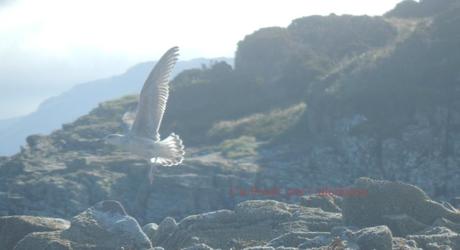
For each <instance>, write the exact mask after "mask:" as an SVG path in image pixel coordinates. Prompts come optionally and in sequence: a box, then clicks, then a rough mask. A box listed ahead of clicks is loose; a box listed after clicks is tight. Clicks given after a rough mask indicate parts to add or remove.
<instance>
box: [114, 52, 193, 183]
mask: <svg viewBox="0 0 460 250" xmlns="http://www.w3.org/2000/svg"><path fill="white" fill-rule="evenodd" d="M178 56H179V48H178V47H173V48H171V49H169V50H168V51H167V52H166V53H165V54H164V55H163V56H162V57H161V59H160V60H159V61H158V63H157V64H156V65H155V67H154V68H153V70H152V71H151V72H150V75H149V76H148V77H147V80H146V81H145V83H144V86H143V87H142V90H141V94H140V96H139V103H138V105H137V109H136V111H135V112H131V111H128V112H126V113H125V114H124V115H123V118H122V120H123V122H124V124H125V125H126V128H127V129H126V132H125V134H111V135H108V136H107V137H106V138H105V141H106V142H107V143H109V144H113V145H117V146H119V147H121V148H122V149H124V150H126V151H128V152H131V153H133V154H135V155H138V156H141V157H143V158H145V159H148V160H149V161H150V163H151V166H150V170H149V174H148V177H149V180H150V183H151V184H152V183H153V175H154V174H153V172H154V169H155V168H156V166H157V165H161V166H176V165H179V164H180V163H182V161H183V160H184V154H185V151H184V145H183V143H182V140H181V139H180V137H179V136H178V135H176V134H174V133H172V134H170V135H169V136H168V137H166V138H165V139H163V140H160V133H159V129H160V125H161V120H162V119H163V115H164V112H165V110H166V103H167V101H168V96H169V78H170V76H171V72H172V69H173V68H174V65H175V64H176V62H177V58H178Z"/></svg>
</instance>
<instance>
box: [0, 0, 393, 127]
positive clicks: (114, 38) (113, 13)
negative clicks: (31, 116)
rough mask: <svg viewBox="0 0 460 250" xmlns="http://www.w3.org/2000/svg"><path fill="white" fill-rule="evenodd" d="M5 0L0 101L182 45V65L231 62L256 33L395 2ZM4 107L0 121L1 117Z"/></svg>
mask: <svg viewBox="0 0 460 250" xmlns="http://www.w3.org/2000/svg"><path fill="white" fill-rule="evenodd" d="M7 2H9V3H8V4H3V5H2V7H0V58H1V60H0V99H1V98H4V97H5V96H4V95H6V94H5V93H6V92H5V91H3V92H2V91H1V90H2V89H5V88H6V87H5V86H7V85H8V86H15V85H17V86H19V85H20V86H22V89H23V90H21V91H22V92H21V93H19V94H23V95H27V89H28V88H27V86H29V85H36V86H42V85H46V86H44V89H48V88H50V86H51V87H53V89H55V91H54V92H53V91H51V90H50V91H48V92H46V93H45V92H43V93H41V94H42V97H41V99H44V98H46V97H47V96H49V95H51V94H58V93H59V92H61V91H62V90H64V89H67V88H69V87H70V86H72V85H73V84H75V83H77V82H82V81H89V80H94V79H95V78H100V77H104V76H110V75H113V74H116V73H121V72H122V71H124V70H125V69H126V68H127V67H129V66H130V65H133V64H135V63H137V62H142V61H151V60H155V59H157V58H158V57H159V56H160V55H161V54H162V53H163V52H164V51H165V50H166V49H168V48H169V47H171V46H173V45H178V46H180V47H181V59H191V58H193V57H217V56H230V57H231V56H233V55H234V52H235V50H236V45H237V42H238V41H239V40H241V39H243V38H244V36H245V35H247V34H250V33H252V32H254V31H255V30H257V29H259V28H262V27H267V26H287V25H288V24H289V23H290V22H291V20H292V19H295V18H298V17H302V16H308V15H313V14H319V15H328V14H330V13H335V14H354V15H362V14H368V15H380V14H383V13H384V12H386V11H388V10H389V9H391V8H392V7H394V6H395V5H396V3H397V2H398V0H374V1H369V0H348V1H346V0H315V1H313V0H283V1H280V0H273V1H272V0H233V1H223V0H194V1H189V0H168V1H160V0H129V1H128V0H39V1H37V0H11V1H8V0H0V5H1V4H2V3H7ZM33 89H36V87H35V88H33ZM10 90H11V89H10ZM11 91H14V88H13V90H11ZM30 91H33V92H34V93H33V94H34V96H35V97H36V96H37V95H39V94H40V93H38V94H37V93H36V90H32V88H30ZM8 95H9V96H11V93H9V94H8ZM39 99H40V98H38V97H36V98H35V99H34V100H39ZM37 105H38V101H37ZM2 106H3V105H2ZM2 106H0V119H1V118H2V117H3V118H4V117H6V116H7V115H2V114H5V112H2V110H1V109H2ZM3 107H4V106H3ZM30 111H32V109H30V108H29V112H30ZM8 112H9V113H11V112H12V111H11V110H9V111H8ZM14 112H15V111H13V113H14ZM23 113H25V112H18V113H14V114H23ZM8 116H12V115H11V114H9V115H8Z"/></svg>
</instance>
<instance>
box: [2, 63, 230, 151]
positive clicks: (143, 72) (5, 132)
mask: <svg viewBox="0 0 460 250" xmlns="http://www.w3.org/2000/svg"><path fill="white" fill-rule="evenodd" d="M217 61H225V62H228V63H229V64H233V60H232V59H231V58H223V57H222V58H212V59H207V58H196V59H192V60H188V61H179V62H178V63H177V66H176V68H175V70H174V72H173V76H176V75H177V74H178V73H180V72H182V71H183V70H187V69H193V68H201V67H202V66H203V65H205V66H208V65H209V64H212V63H213V62H217ZM154 64H155V62H145V63H140V64H137V65H135V66H133V67H132V68H130V69H128V70H127V71H126V72H125V73H123V74H121V75H117V76H113V77H109V78H104V79H99V80H95V81H91V82H86V83H82V84H78V85H76V86H74V87H72V88H71V89H70V90H68V91H66V92H64V93H62V94H60V95H58V96H55V97H51V98H48V99H47V100H45V101H44V102H42V103H41V104H40V106H39V107H38V109H37V110H36V111H35V112H32V113H31V114H29V115H25V116H22V117H17V118H12V119H6V120H0V141H1V142H2V143H0V155H11V154H14V153H16V152H18V151H19V148H20V146H21V145H23V144H25V138H26V137H27V136H28V135H31V134H46V133H50V132H51V131H53V130H55V129H58V128H60V127H61V125H62V124H64V123H68V122H72V121H73V120H75V119H76V118H78V117H79V116H81V115H84V114H86V113H88V112H89V111H90V110H91V109H93V108H95V107H96V106H97V104H98V103H100V102H103V101H107V100H110V99H114V98H119V97H121V96H124V95H129V94H136V93H137V92H138V91H139V90H140V88H141V86H142V84H143V83H144V80H145V78H146V76H147V74H148V72H149V71H150V70H151V68H152V67H153V65H154Z"/></svg>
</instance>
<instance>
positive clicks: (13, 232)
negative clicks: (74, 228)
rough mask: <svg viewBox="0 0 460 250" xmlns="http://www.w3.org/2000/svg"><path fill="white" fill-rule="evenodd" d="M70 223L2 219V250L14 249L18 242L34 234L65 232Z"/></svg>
mask: <svg viewBox="0 0 460 250" xmlns="http://www.w3.org/2000/svg"><path fill="white" fill-rule="evenodd" d="M68 227H69V222H68V221H66V220H63V219H56V218H46V217H34V216H5V217H0V249H13V247H14V246H15V245H16V243H17V242H18V241H20V240H21V239H22V238H24V236H26V235H27V234H29V233H32V232H48V231H58V230H64V229H67V228H68Z"/></svg>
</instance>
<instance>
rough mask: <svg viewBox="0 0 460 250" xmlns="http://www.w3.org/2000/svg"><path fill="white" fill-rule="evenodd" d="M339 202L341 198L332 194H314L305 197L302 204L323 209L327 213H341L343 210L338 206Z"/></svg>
mask: <svg viewBox="0 0 460 250" xmlns="http://www.w3.org/2000/svg"><path fill="white" fill-rule="evenodd" d="M338 200H341V198H340V197H338V196H335V195H332V194H320V195H319V194H314V195H308V196H303V197H302V198H301V199H300V204H301V205H303V206H306V207H317V208H321V209H322V210H324V211H326V212H334V213H339V212H341V211H342V209H340V207H339V205H337V201H338Z"/></svg>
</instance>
